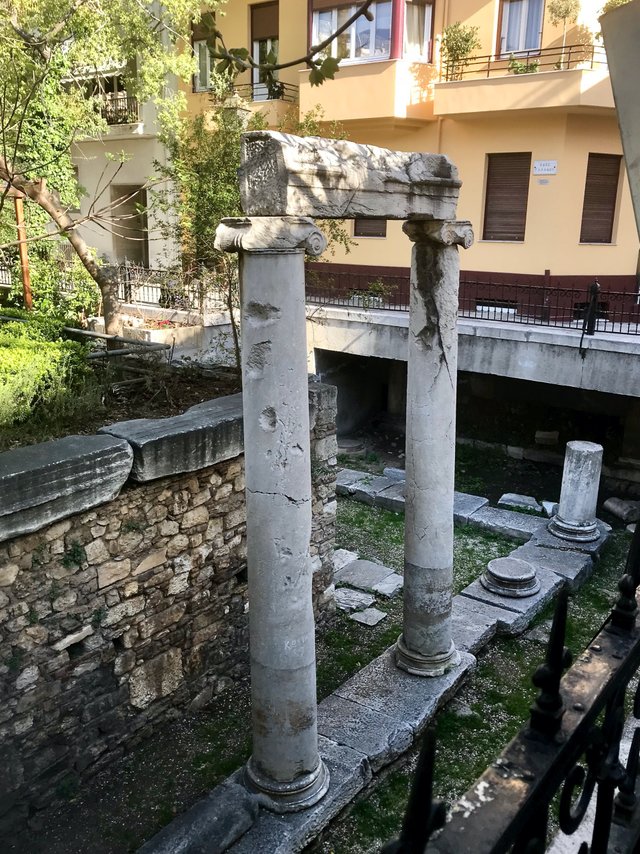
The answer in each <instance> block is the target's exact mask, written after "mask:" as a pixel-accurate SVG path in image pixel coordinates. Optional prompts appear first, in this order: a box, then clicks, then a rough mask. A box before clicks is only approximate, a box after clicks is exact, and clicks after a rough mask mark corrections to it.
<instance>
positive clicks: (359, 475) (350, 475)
mask: <svg viewBox="0 0 640 854" xmlns="http://www.w3.org/2000/svg"><path fill="white" fill-rule="evenodd" d="M369 477H371V475H370V474H367V472H366V471H356V470H355V469H339V470H338V474H337V476H336V495H353V493H354V491H355V488H356V484H357V483H359V482H360V481H361V480H365V479H366V478H369Z"/></svg>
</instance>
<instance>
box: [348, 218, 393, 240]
mask: <svg viewBox="0 0 640 854" xmlns="http://www.w3.org/2000/svg"><path fill="white" fill-rule="evenodd" d="M353 236H354V237H386V236H387V221H386V219H368V218H365V217H356V218H355V220H354V222H353Z"/></svg>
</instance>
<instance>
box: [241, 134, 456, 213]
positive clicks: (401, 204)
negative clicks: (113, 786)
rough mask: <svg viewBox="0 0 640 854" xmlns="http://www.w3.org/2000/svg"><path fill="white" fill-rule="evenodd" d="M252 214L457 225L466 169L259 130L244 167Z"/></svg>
mask: <svg viewBox="0 0 640 854" xmlns="http://www.w3.org/2000/svg"><path fill="white" fill-rule="evenodd" d="M238 177H239V179H240V197H241V203H242V209H243V211H244V212H245V214H246V215H247V216H251V217H259V216H271V217H275V216H304V217H319V218H321V219H351V218H353V217H356V216H365V217H379V218H380V219H400V220H406V219H436V220H453V219H455V217H456V205H457V201H458V194H459V191H460V180H459V178H458V171H457V169H456V167H455V166H454V165H453V164H452V163H451V161H450V160H449V159H448V158H447V157H445V156H444V155H443V154H426V153H424V154H423V153H417V152H413V153H408V152H402V151H389V150H387V149H385V148H377V147H376V146H373V145H360V144H358V143H355V142H350V141H348V140H344V139H325V138H323V137H314V136H310V137H304V138H302V137H298V136H292V135H290V134H284V133H279V132H277V131H251V132H248V133H245V134H243V137H242V165H241V167H240V169H239V170H238Z"/></svg>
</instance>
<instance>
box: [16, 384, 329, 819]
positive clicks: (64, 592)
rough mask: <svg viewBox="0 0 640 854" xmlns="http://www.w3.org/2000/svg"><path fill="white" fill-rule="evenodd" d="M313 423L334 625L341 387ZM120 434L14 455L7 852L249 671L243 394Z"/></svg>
mask: <svg viewBox="0 0 640 854" xmlns="http://www.w3.org/2000/svg"><path fill="white" fill-rule="evenodd" d="M310 415H311V451H312V460H311V468H312V482H313V525H312V534H311V544H310V551H311V555H312V562H313V568H314V576H313V591H314V592H313V596H314V606H315V610H316V614H317V615H318V616H320V615H321V614H322V613H324V612H325V611H326V610H327V609H331V608H332V606H333V585H332V575H333V565H332V560H333V539H334V527H335V511H336V504H335V471H336V459H335V453H336V441H335V389H333V388H331V387H329V386H323V385H321V384H318V383H314V384H312V385H311V386H310ZM180 419H182V420H180ZM108 430H109V431H110V432H109V433H108V434H103V435H101V436H95V437H76V438H75V439H74V437H70V438H69V439H63V440H58V442H52V443H48V445H41V446H33V447H32V448H25V449H18V450H16V451H9V452H7V453H5V454H2V455H0V495H1V496H2V500H1V501H0V687H1V689H2V697H3V702H2V705H1V707H0V763H1V765H2V768H3V773H2V775H0V836H4V834H5V832H9V831H8V828H9V827H10V826H11V824H12V823H13V822H16V821H19V820H21V819H23V818H25V817H26V816H27V815H28V814H29V811H30V810H33V809H36V808H41V807H43V806H45V805H46V804H47V803H49V802H50V801H51V800H52V799H53V798H54V797H55V793H56V789H57V788H58V787H59V786H60V784H61V783H63V781H65V780H67V781H72V780H75V779H82V778H83V777H85V776H87V775H90V774H93V773H96V772H97V771H99V770H100V769H101V768H102V767H104V765H106V764H108V763H109V762H112V761H114V760H115V759H117V758H118V757H119V756H122V755H123V753H124V752H125V751H126V750H127V749H128V748H129V747H131V746H132V745H134V744H136V743H138V742H140V741H141V740H143V739H144V738H145V737H147V736H148V735H149V734H150V733H151V731H152V730H153V728H154V727H155V726H157V725H158V724H159V723H161V722H162V721H163V720H165V719H166V718H167V716H168V715H173V714H175V709H183V708H185V707H191V708H199V707H200V706H202V705H204V704H205V703H206V702H207V701H208V700H209V699H210V698H211V696H212V694H213V693H216V692H219V691H222V690H224V688H225V687H226V686H227V685H229V684H230V680H232V679H234V678H236V677H237V676H239V675H244V674H245V673H246V671H247V669H248V656H247V617H246V612H247V610H248V608H249V602H248V601H247V586H246V559H245V558H246V543H245V536H244V535H245V527H246V525H245V498H244V474H243V454H242V417H241V400H240V396H239V395H236V396H233V397H232V398H221V399H219V400H217V401H212V402H209V403H207V404H201V405H199V406H198V407H195V408H194V409H192V410H189V411H188V412H187V413H185V415H183V416H177V417H176V418H168V419H161V420H158V421H133V422H124V423H122V424H116V425H111V427H109V428H108ZM123 436H128V437H129V438H128V439H125V438H122V437H123ZM198 455H199V456H198ZM105 488H106V489H107V492H104V489H105Z"/></svg>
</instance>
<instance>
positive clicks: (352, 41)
mask: <svg viewBox="0 0 640 854" xmlns="http://www.w3.org/2000/svg"><path fill="white" fill-rule="evenodd" d="M314 6H315V7H316V8H315V9H314V12H313V32H312V37H311V38H312V41H313V44H320V42H323V41H324V40H325V39H327V38H329V36H330V35H332V33H335V31H336V30H337V29H338V28H339V27H341V26H342V25H343V24H345V23H346V22H347V21H348V20H349V18H350V17H351V15H353V14H354V12H355V11H356V8H357V4H355V3H351V4H347V5H345V4H336V5H335V6H329V4H328V3H325V2H322V0H320V2H318V0H316V2H315V3H314ZM318 7H321V8H318ZM370 11H371V12H372V14H373V20H372V21H368V20H367V19H366V18H365V17H364V15H361V16H360V17H359V18H358V19H357V20H356V21H355V22H354V23H353V24H352V25H351V26H350V27H349V29H348V30H346V31H345V32H344V33H342V34H341V35H339V36H338V38H336V39H334V40H333V42H331V44H330V45H329V47H328V48H327V53H328V54H329V55H330V56H333V57H335V58H336V59H339V60H340V61H342V62H366V61H367V60H373V59H388V58H389V54H390V51H391V0H377V2H376V3H373V4H372V5H371V6H370Z"/></svg>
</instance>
